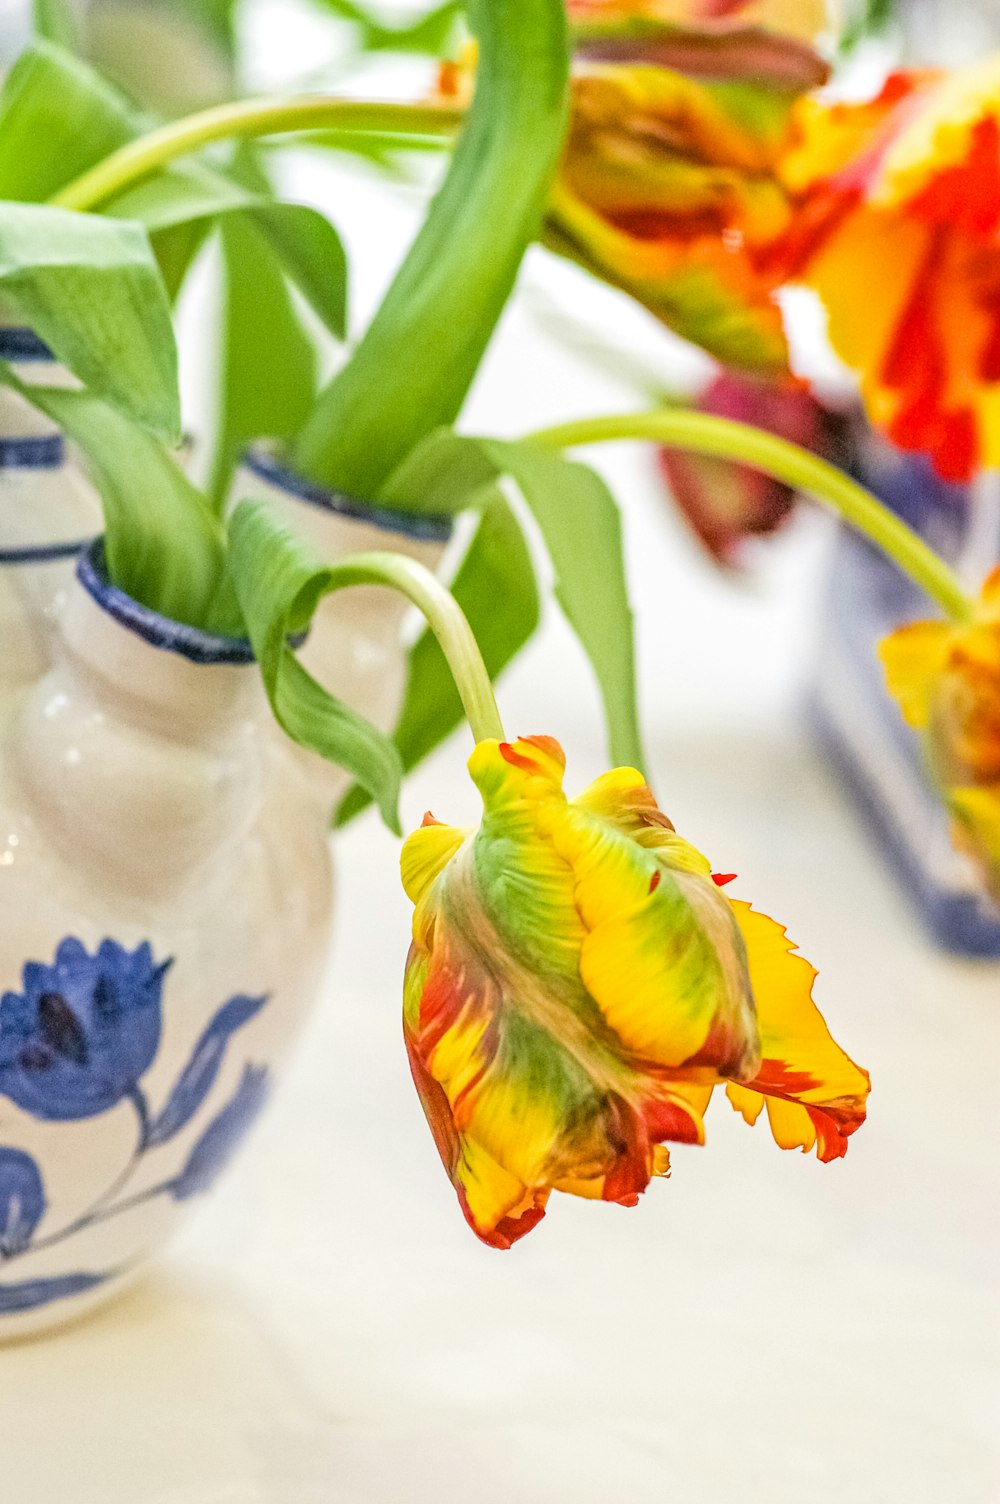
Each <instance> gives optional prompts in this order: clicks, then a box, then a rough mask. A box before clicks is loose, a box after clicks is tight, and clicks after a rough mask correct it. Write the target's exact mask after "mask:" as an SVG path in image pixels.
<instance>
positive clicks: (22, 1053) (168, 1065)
mask: <svg viewBox="0 0 1000 1504" xmlns="http://www.w3.org/2000/svg"><path fill="white" fill-rule="evenodd" d="M60 633H61V641H60V647H59V650H58V652H57V655H56V661H55V663H54V665H53V667H52V668H51V670H50V671H49V672H48V673H47V674H46V675H45V676H44V677H43V678H42V679H41V680H40V681H39V682H38V683H37V684H36V685H35V686H34V687H33V688H32V689H31V690H29V691H28V692H27V694H26V695H24V696H23V697H22V699H21V703H20V705H19V707H18V709H17V711H16V712H15V713H14V715H13V716H12V717H11V718H10V719H9V721H8V725H7V727H6V731H5V736H4V746H3V749H2V757H0V906H2V912H3V914H4V924H3V928H2V931H0V1111H2V1117H0V1337H3V1336H21V1335H23V1334H24V1333H25V1332H26V1331H31V1330H37V1329H39V1328H41V1327H44V1326H48V1325H52V1324H55V1323H59V1322H62V1321H64V1320H67V1319H71V1318H73V1317H75V1316H77V1315H79V1314H81V1313H82V1312H83V1311H85V1310H86V1309H87V1308H88V1307H89V1306H92V1305H94V1304H96V1303H98V1302H100V1301H102V1300H104V1299H106V1298H108V1296H110V1295H111V1294H112V1293H114V1291H115V1290H116V1289H117V1288H118V1287H119V1286H120V1285H121V1284H122V1282H123V1281H124V1280H126V1279H127V1278H128V1277H129V1275H130V1274H131V1273H132V1272H133V1271H134V1270H135V1269H136V1268H137V1267H138V1266H140V1265H141V1263H142V1261H143V1260H144V1259H145V1258H146V1257H147V1256H148V1255H149V1254H150V1253H152V1252H153V1251H155V1250H156V1249H157V1248H158V1247H159V1246H160V1245H161V1244H162V1242H163V1240H164V1239H165V1238H166V1237H167V1236H168V1235H169V1233H170V1232H171V1230H172V1229H173V1227H174V1226H175V1225H176V1223H177V1221H178V1219H179V1218H180V1216H181V1215H182V1214H183V1213H184V1211H185V1209H186V1208H187V1207H188V1206H190V1205H192V1204H195V1203H196V1202H197V1201H198V1200H199V1199H200V1197H201V1196H203V1195H204V1194H205V1193H206V1192H207V1191H208V1190H209V1189H210V1188H211V1187H212V1185H213V1184H214V1182H215V1179H216V1176H217V1174H218V1173H219V1171H220V1170H221V1169H222V1168H223V1166H224V1164H225V1163H226V1162H227V1161H228V1159H229V1157H230V1155H231V1153H232V1151H233V1150H234V1149H235V1148H236V1146H237V1145H238V1143H239V1141H240V1139H241V1138H242V1136H243V1134H244V1132H245V1131H246V1129H247V1128H248V1127H249V1126H250V1124H251V1122H252V1120H253V1119H254V1117H255V1116H256V1114H257V1112H258V1110H259V1108H260V1107H261V1105H262V1104H263V1102H264V1100H265V1099H266V1097H267V1095H268V1093H269V1090H270V1088H271V1085H272V1082H273V1078H274V1073H275V1070H276V1067H277V1066H278V1065H279V1064H280V1061H281V1058H282V1056H283V1054H284V1052H285V1050H286V1047H287V1045H288V1043H289V1040H290V1039H291V1038H292V1037H293V1035H294V1033H295V1030H296V1027H297V1025H298V1024H299V1022H300V1020H301V1019H302V1018H303V1016H304V1014H305V1012H306V1010H307V1008H308V1005H309V1004H310V1002H311V1000H312V999H313V997H314V995H315V993H316V991H317V988H318V986H319V983H320V980H321V977H322V973H323V970H324V966H325V963H326V958H327V953H328V947H329V934H330V920H331V904H332V877H331V869H330V855H329V844H328V841H327V839H326V833H325V830H324V828H323V824H322V822H321V821H319V820H317V819H316V811H315V806H314V805H313V804H312V803H311V802H310V801H309V800H308V799H307V798H305V797H304V796H303V794H302V792H301V786H300V783H299V781H298V780H296V779H295V778H294V777H292V778H289V777H288V776H287V767H284V766H282V764H281V758H282V757H283V756H284V755H285V754H284V753H283V749H282V748H281V746H280V744H279V743H278V742H277V740H276V739H275V738H273V737H271V736H269V735H266V734H264V733H265V725H264V721H265V718H266V717H267V716H268V714H269V712H268V709H267V705H266V701H265V699H264V697H263V694H262V692H261V690H260V685H259V675H258V673H257V670H256V667H255V665H254V664H253V662H252V661H251V660H250V655H249V649H248V646H247V645H246V644H243V643H241V642H236V641H233V640H228V639H215V638H211V637H206V636H204V635H203V634H200V633H197V632H193V631H191V629H188V628H180V627H177V626H176V625H175V624H173V623H170V622H165V621H164V620H163V619H162V618H159V617H157V616H155V615H154V614H153V613H151V612H148V611H145V610H144V609H142V608H140V607H137V606H136V605H135V603H134V602H131V601H129V600H128V598H127V597H125V596H123V595H122V594H121V593H120V592H117V591H115V590H114V589H113V588H112V587H110V586H109V585H108V584H107V582H106V580H105V579H104V577H103V574H102V571H101V566H100V552H99V546H98V547H97V548H96V549H91V550H88V551H87V552H86V553H85V554H84V555H83V556H82V557H81V562H80V566H79V579H78V581H77V582H76V583H75V584H74V586H73V589H72V591H71V593H70V596H69V599H68V601H67V603H66V607H65V610H64V612H63V617H62V621H61V624H60Z"/></svg>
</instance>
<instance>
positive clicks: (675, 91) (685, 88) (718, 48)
mask: <svg viewBox="0 0 1000 1504" xmlns="http://www.w3.org/2000/svg"><path fill="white" fill-rule="evenodd" d="M683 8H684V7H681V9H683ZM584 9H586V11H587V16H589V20H588V19H587V16H584V14H583V12H584ZM627 9H628V16H627V17H626V20H627V24H625V25H623V24H622V23H621V16H620V15H619V11H620V8H619V7H616V6H603V5H602V6H598V7H586V8H584V7H574V6H571V7H570V13H571V20H573V21H579V22H581V24H580V25H579V26H577V27H576V35H577V37H578V41H579V45H578V59H579V60H578V61H577V63H576V64H575V66H574V71H573V79H572V101H573V109H572V116H571V124H570V130H569V135H568V139H567V143H566V149H565V153H564V156H563V162H562V168H561V170H560V172H559V174H558V177H557V179H556V182H555V184H554V185H553V190H552V199H551V203H550V206H549V211H548V213H547V215H546V218H545V221H544V225H543V231H542V239H543V241H544V243H545V244H546V245H548V246H549V248H550V249H551V250H554V251H556V252H558V253H559V254H560V255H564V256H566V257H568V258H569V259H571V260H573V261H576V262H578V263H579V264H580V265H581V266H583V267H585V268H586V269H587V270H588V271H590V272H592V273H593V274H594V275H595V276H597V277H599V278H600V279H601V280H602V281H605V282H608V283H610V284H611V285H612V286H614V287H618V288H621V289H622V290H623V291H624V292H626V293H628V294H629V295H630V296H631V297H633V298H635V299H636V300H637V301H638V302H639V303H642V304H643V305H644V306H645V307H646V308H648V309H649V310H650V312H651V313H653V314H654V315H656V317H657V318H659V319H661V320H662V321H663V322H664V323H665V324H666V325H667V326H668V327H669V328H670V329H672V330H674V331H675V332H676V333H678V334H680V335H682V336H683V337H684V338H685V339H689V340H691V341H692V343H694V344H697V345H699V346H701V348H702V349H705V350H707V351H708V352H709V354H711V355H714V356H715V357H716V358H717V359H718V360H720V361H722V362H723V363H724V364H725V365H728V366H731V367H736V368H738V369H740V370H744V371H751V372H755V373H761V374H767V375H773V374H776V373H782V374H783V373H785V372H786V371H787V364H788V349H787V344H786V341H785V334H784V327H783V323H782V317H781V311H780V309H779V307H778V304H777V302H776V300H775V292H776V290H777V288H778V285H779V279H778V278H777V277H776V276H775V275H774V274H773V272H772V270H771V260H770V250H771V247H772V246H773V244H774V242H775V241H776V240H777V241H783V239H784V236H785V234H786V232H787V231H788V229H789V227H790V209H789V201H788V195H787V193H786V191H785V188H784V186H783V184H782V183H781V182H780V181H779V179H778V176H777V168H778V164H779V162H780V160H781V159H782V158H783V157H784V155H785V154H786V153H787V152H788V150H789V148H790V145H791V129H792V127H791V124H790V120H791V111H792V106H793V104H794V102H795V100H796V99H797V98H798V96H799V95H801V94H802V93H803V92H804V91H806V90H808V89H811V88H815V87H816V86H818V85H819V84H821V83H822V82H823V81H824V79H825V78H826V76H827V72H828V70H827V67H826V65H825V63H824V62H823V61H822V59H821V58H819V57H818V56H817V54H816V53H815V52H813V51H812V50H811V48H809V47H807V46H805V44H804V43H801V42H798V41H793V40H791V39H790V38H788V37H785V36H780V35H777V34H774V35H772V34H771V33H768V32H764V31H761V30H759V29H755V28H750V27H743V28H739V29H736V30H734V29H733V28H732V27H731V26H730V25H728V24H726V25H721V24H720V25H718V26H714V27H711V28H709V27H706V26H702V25H701V24H700V23H701V21H702V20H703V19H705V17H706V16H707V13H708V12H709V11H714V12H715V14H716V15H717V16H718V15H719V14H720V12H719V8H718V7H717V6H712V5H708V4H706V5H698V6H696V7H694V10H695V12H696V19H697V20H698V22H699V24H698V25H697V26H687V25H675V24H674V22H673V21H672V20H671V19H670V18H669V17H668V18H666V19H664V18H662V17H661V16H660V14H659V13H660V12H661V11H662V10H663V9H664V7H663V6H653V5H651V6H647V7H644V8H642V11H641V15H640V14H639V10H638V8H636V7H629V8H627ZM667 9H669V10H670V11H671V12H673V11H674V10H675V9H677V7H674V6H670V7H667ZM616 15H618V16H619V19H618V20H616V19H615V16H616ZM636 16H638V20H637V19H636ZM609 17H610V22H611V23H613V24H606V23H608V22H609ZM583 20H587V25H586V26H583V25H582V22H583ZM591 23H592V24H591ZM592 59H608V61H607V62H602V61H593V60H592ZM474 77H475V55H474V53H472V52H468V51H467V52H466V53H465V54H464V56H463V57H462V59H460V60H459V61H458V62H457V63H448V64H445V66H444V67H443V68H442V70H441V72H440V76H439V87H438V97H439V98H441V99H444V100H447V101H448V102H450V103H452V104H454V103H462V102H467V101H468V99H470V98H471V96H472V91H473V84H474Z"/></svg>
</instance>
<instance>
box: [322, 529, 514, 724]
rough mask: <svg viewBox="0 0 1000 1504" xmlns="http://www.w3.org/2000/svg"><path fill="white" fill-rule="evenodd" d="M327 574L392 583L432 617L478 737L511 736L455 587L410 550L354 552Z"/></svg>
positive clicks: (347, 581)
mask: <svg viewBox="0 0 1000 1504" xmlns="http://www.w3.org/2000/svg"><path fill="white" fill-rule="evenodd" d="M327 579H328V580H329V582H330V583H331V584H336V585H338V586H339V585H345V586H346V585H388V586H389V587H390V589H392V590H398V591H399V592H400V594H401V595H404V596H405V597H406V599H407V600H408V601H410V602H411V604H412V605H414V606H416V608H417V610H418V611H420V612H421V613H422V615H423V616H424V617H425V618H426V620H427V625H428V626H429V627H430V629H431V631H432V632H433V633H434V636H435V637H436V638H437V640H438V643H439V644H440V647H441V651H442V653H443V654H444V656H445V658H446V659H447V662H448V667H449V668H450V669H451V674H452V678H453V679H454V680H455V687H456V688H457V690H458V693H459V695H460V697H461V700H462V705H463V708H464V710H465V715H466V719H467V720H468V722H469V726H470V728H471V730H472V734H473V736H474V737H475V739H476V741H477V742H482V741H488V740H490V739H494V738H495V739H496V740H497V741H501V742H502V741H503V740H504V739H505V738H504V729H503V723H502V721H501V720H500V712H499V710H498V709H497V702H496V697H495V696H494V694H493V685H492V684H491V683H490V676H489V673H488V672H487V669H486V665H485V663H484V662H483V655H482V653H481V652H480V651H479V644H478V642H477V641H476V638H475V635H474V633H473V631H472V628H471V627H470V626H469V623H468V622H467V621H466V619H465V613H464V612H463V610H462V608H461V606H460V605H459V604H458V602H457V601H456V599H455V597H454V596H453V595H452V593H451V591H450V590H448V589H447V588H446V587H445V586H444V585H442V584H441V582H440V580H438V579H436V578H435V576H434V575H433V574H431V572H430V570H429V569H425V568H424V566H423V565H422V564H418V563H417V562H416V561H415V560H414V559H408V558H407V557H406V556H405V554H393V553H370V554H354V555H352V556H351V557H350V558H347V559H344V560H343V561H342V562H341V563H339V564H335V565H333V566H332V567H331V568H330V569H329V571H328V572H327Z"/></svg>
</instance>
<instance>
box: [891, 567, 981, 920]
mask: <svg viewBox="0 0 1000 1504" xmlns="http://www.w3.org/2000/svg"><path fill="white" fill-rule="evenodd" d="M880 651H881V655H882V661H883V663H884V665H885V670H886V677H887V679H888V682H889V688H890V690H891V692H892V694H893V695H894V696H895V698H896V699H897V700H898V701H899V705H900V708H901V710H902V712H903V715H904V717H905V718H906V720H907V722H908V723H909V724H910V725H911V726H913V727H914V728H915V729H916V730H918V731H919V732H920V733H921V734H922V736H923V739H924V745H925V747H926V751H927V757H928V761H929V764H930V767H931V770H932V772H933V774H934V777H935V779H936V780H937V782H938V784H939V785H940V787H941V790H942V793H943V795H944V798H945V801H946V803H947V805H948V809H949V810H950V812H951V816H952V830H953V832H954V835H955V841H956V844H957V845H958V846H960V847H961V848H962V849H963V850H964V851H966V852H967V853H968V855H969V856H971V857H972V859H973V861H975V863H976V865H977V866H978V868H979V870H980V873H981V874H982V878H983V882H984V883H985V885H986V888H987V890H988V892H989V893H991V894H992V896H993V898H994V899H995V900H996V901H997V902H998V903H1000V569H998V570H995V571H994V573H993V574H992V575H991V576H990V578H989V579H988V580H987V582H986V584H985V585H984V586H983V590H982V594H981V595H980V598H979V603H978V610H977V612H976V615H975V618H974V620H973V621H971V622H969V623H966V624H956V623H954V622H944V621H920V622H913V623H911V624H910V625H909V626H906V627H901V628H900V629H899V631H897V632H894V633H893V635H892V636H891V637H889V638H887V639H886V640H885V642H883V643H882V645H881V649H880Z"/></svg>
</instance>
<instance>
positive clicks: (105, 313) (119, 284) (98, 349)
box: [0, 203, 180, 439]
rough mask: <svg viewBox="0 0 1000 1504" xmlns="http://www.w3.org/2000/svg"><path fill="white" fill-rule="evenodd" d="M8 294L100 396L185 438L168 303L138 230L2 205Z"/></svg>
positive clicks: (0, 287)
mask: <svg viewBox="0 0 1000 1504" xmlns="http://www.w3.org/2000/svg"><path fill="white" fill-rule="evenodd" d="M0 292H2V295H3V298H4V300H5V302H8V303H10V304H12V305H13V306H14V308H15V309H16V310H17V312H18V314H19V316H20V317H21V318H23V319H24V321H25V323H27V324H30V325H31V327H32V328H33V329H35V330H36V332H37V333H38V334H39V335H41V337H42V339H44V340H45V342H46V344H48V345H49V346H50V347H51V349H52V350H53V351H54V352H55V354H56V355H57V356H58V358H59V359H60V360H61V361H63V362H64V363H65V364H66V365H67V366H68V367H69V369H70V370H71V371H73V372H74V374H75V375H77V376H78V377H79V378H80V380H81V381H82V382H83V383H84V384H85V385H86V386H88V387H89V388H90V390H91V391H92V392H94V393H96V394H97V395H98V396H101V397H105V398H107V400H108V401H109V402H113V403H114V404H115V405H117V406H118V407H120V408H121V409H122V411H123V412H126V413H128V414H129V416H130V417H133V418H135V419H136V421H137V422H139V423H142V424H144V425H145V426H146V427H148V428H150V429H152V430H153V431H154V432H156V433H159V434H163V435H165V436H167V437H168V438H171V439H173V438H176V437H177V436H178V434H179V431H180V398H179V395H178V390H177V349H176V346H175V344H174V331H173V326H172V324H171V320H170V305H169V303H168V300H167V294H166V289H165V287H164V285H163V280H162V278H161V277H160V273H159V271H158V269H157V266H156V262H155V260H154V258H153V253H152V250H151V248H150V244H149V241H148V240H147V238H146V235H145V233H144V231H143V230H142V229H140V227H139V226H138V225H134V224H128V223H126V222H124V221H117V220H110V219H102V218H100V217H98V216H96V215H92V214H74V213H72V212H71V211H70V210H67V209H52V208H49V207H48V206H46V205H42V204H21V203H0Z"/></svg>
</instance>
